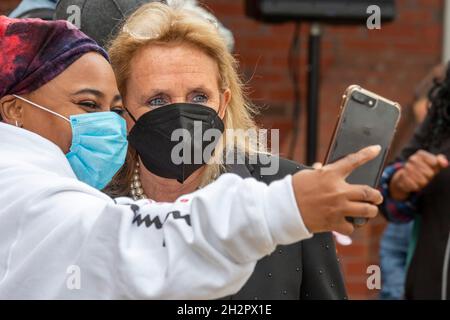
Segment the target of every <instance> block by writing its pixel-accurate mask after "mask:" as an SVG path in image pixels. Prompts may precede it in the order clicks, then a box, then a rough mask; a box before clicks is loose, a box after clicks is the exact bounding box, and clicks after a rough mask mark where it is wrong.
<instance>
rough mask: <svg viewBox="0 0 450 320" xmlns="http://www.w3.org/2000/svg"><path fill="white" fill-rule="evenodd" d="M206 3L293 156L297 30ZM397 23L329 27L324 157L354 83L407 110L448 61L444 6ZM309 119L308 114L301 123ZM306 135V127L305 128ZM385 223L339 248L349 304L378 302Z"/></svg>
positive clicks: (5, 1)
mask: <svg viewBox="0 0 450 320" xmlns="http://www.w3.org/2000/svg"><path fill="white" fill-rule="evenodd" d="M18 2H19V1H17V0H1V1H0V14H1V13H6V12H9V11H10V10H11V9H12V8H13V7H14V6H15V4H16V3H18ZM204 2H205V3H206V5H207V6H208V7H209V8H210V9H211V10H212V11H213V12H214V13H215V14H216V15H217V16H218V17H219V19H220V20H221V21H223V22H224V24H225V25H226V26H228V27H229V28H230V29H231V30H232V31H233V32H234V35H235V38H236V52H237V54H238V57H239V60H240V62H241V71H242V74H243V77H244V79H245V80H246V81H248V84H249V86H250V88H251V91H252V94H251V97H252V98H253V100H254V101H255V103H257V104H258V105H261V106H266V107H267V108H266V109H265V110H264V111H263V114H262V117H261V122H262V123H263V124H264V125H265V126H267V127H273V128H280V129H281V135H282V143H283V148H282V151H283V152H286V146H287V143H288V140H289V139H290V137H289V132H290V128H291V123H290V119H291V117H290V114H291V109H292V99H293V90H292V85H291V82H290V80H289V75H288V69H287V52H288V49H289V46H290V41H291V37H292V33H293V25H292V24H284V25H277V26H271V25H264V24H260V23H257V22H254V21H252V20H250V19H248V18H246V17H245V16H244V12H243V1H242V0H207V1H204ZM397 2H398V9H399V17H398V19H397V21H396V22H395V23H392V24H385V25H382V29H381V30H374V31H369V30H367V29H366V28H365V26H359V27H358V26H352V27H345V26H340V27H329V26H326V27H325V28H324V36H323V44H322V45H323V46H322V48H323V54H322V73H321V92H320V100H321V103H320V146H319V159H323V157H324V154H325V152H326V149H327V146H328V142H329V140H330V138H331V134H332V130H333V127H334V123H335V120H336V116H337V112H338V105H339V102H340V97H341V94H342V93H343V91H344V90H345V88H346V87H347V86H348V85H350V84H354V83H356V84H360V85H362V86H364V87H366V88H368V89H370V90H374V91H376V92H378V93H380V94H382V95H385V96H386V97H388V98H391V99H394V100H397V101H398V102H400V103H401V104H402V105H403V106H404V107H406V106H407V104H408V103H409V102H410V101H411V99H412V92H413V89H414V87H415V85H416V84H417V82H418V81H419V80H420V79H421V78H422V77H423V76H425V74H426V73H427V72H428V70H429V69H430V68H431V67H432V66H434V65H435V64H437V63H438V62H439V61H440V59H441V38H442V12H443V1H442V0H426V1H425V0H399V1H397ZM307 32H308V26H307V25H303V26H302V57H301V61H302V68H301V71H302V77H301V79H302V87H301V90H302V96H303V97H305V90H306V88H305V83H306V81H305V76H306V73H305V71H306V66H305V61H306V51H305V50H306V46H305V43H306V40H307ZM304 118H305V113H304V110H302V119H304ZM301 128H302V130H303V129H304V121H302V122H301ZM303 154H304V134H303V132H302V133H301V135H300V139H299V143H298V146H297V149H296V154H295V159H296V160H298V161H301V160H302V159H303ZM383 228H384V222H383V219H382V218H378V219H376V220H375V221H372V222H371V223H370V225H368V226H366V227H364V228H362V229H360V230H358V231H357V232H356V233H355V234H354V236H353V239H354V244H353V245H352V246H350V247H339V249H338V251H339V255H340V257H341V261H342V264H343V268H344V272H345V276H346V282H347V287H348V290H349V294H350V298H357V299H360V298H374V297H376V295H377V294H378V292H376V291H369V290H368V289H367V288H366V279H367V275H366V268H367V266H368V265H371V264H378V243H379V237H380V233H381V231H382V229H383Z"/></svg>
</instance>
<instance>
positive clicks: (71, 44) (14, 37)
mask: <svg viewBox="0 0 450 320" xmlns="http://www.w3.org/2000/svg"><path fill="white" fill-rule="evenodd" d="M88 52H97V53H99V54H101V55H103V56H104V57H105V58H106V59H107V60H108V55H107V53H106V52H105V51H104V50H103V49H102V48H101V47H100V46H99V45H98V44H97V43H96V42H95V41H94V40H92V39H90V38H89V37H88V36H86V35H85V34H84V33H82V32H81V31H79V30H77V29H76V28H75V27H74V26H73V25H71V24H69V23H68V22H66V21H43V20H40V19H11V18H7V17H5V16H0V98H1V97H3V96H5V95H8V94H19V95H20V94H26V93H30V92H32V91H34V90H36V89H38V88H40V87H41V86H43V85H44V84H46V83H47V82H49V81H51V80H52V79H54V78H55V77H57V76H58V75H59V74H60V73H62V72H63V71H64V70H65V69H67V68H68V67H69V66H70V65H71V64H72V63H73V62H75V61H76V60H77V59H78V58H80V57H81V56H82V55H84V54H85V53H88Z"/></svg>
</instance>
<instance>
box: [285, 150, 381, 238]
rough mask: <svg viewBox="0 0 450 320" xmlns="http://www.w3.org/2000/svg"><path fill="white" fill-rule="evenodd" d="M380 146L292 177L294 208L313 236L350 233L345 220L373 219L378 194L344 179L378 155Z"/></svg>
mask: <svg viewBox="0 0 450 320" xmlns="http://www.w3.org/2000/svg"><path fill="white" fill-rule="evenodd" d="M380 150H381V148H380V146H372V147H368V148H364V149H362V150H361V151H359V152H357V153H354V154H350V155H348V156H346V157H344V158H342V159H340V160H339V161H336V162H334V163H333V164H330V165H326V166H324V167H323V168H319V169H316V170H303V171H301V172H299V173H297V174H295V175H294V176H293V180H292V181H293V186H294V192H295V197H296V200H297V205H298V207H299V209H300V213H301V215H302V218H303V221H304V223H305V225H306V227H307V228H308V230H310V232H313V233H319V232H325V231H332V230H335V231H337V232H339V233H342V234H346V235H348V234H351V233H352V232H353V231H354V228H355V226H354V225H353V224H352V223H350V222H349V221H348V220H347V219H346V217H348V216H350V217H362V218H367V219H370V218H374V217H375V216H376V215H377V214H378V208H377V205H378V204H380V203H381V202H382V196H381V193H380V192H379V191H378V190H376V189H374V188H371V187H369V186H367V185H351V184H349V183H347V182H346V178H347V177H348V176H349V175H350V174H351V173H352V171H354V170H355V169H357V168H359V167H360V166H362V165H364V164H365V163H367V162H369V161H370V160H373V159H374V158H376V157H377V156H378V154H379V153H380Z"/></svg>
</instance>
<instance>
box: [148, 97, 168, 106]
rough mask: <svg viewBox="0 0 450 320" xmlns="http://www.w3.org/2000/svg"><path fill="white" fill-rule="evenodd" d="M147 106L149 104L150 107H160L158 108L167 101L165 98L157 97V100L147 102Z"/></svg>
mask: <svg viewBox="0 0 450 320" xmlns="http://www.w3.org/2000/svg"><path fill="white" fill-rule="evenodd" d="M148 104H149V105H150V106H151V107H160V106H163V105H165V104H167V101H166V99H165V98H162V97H158V98H153V99H151V100H150V101H149V102H148Z"/></svg>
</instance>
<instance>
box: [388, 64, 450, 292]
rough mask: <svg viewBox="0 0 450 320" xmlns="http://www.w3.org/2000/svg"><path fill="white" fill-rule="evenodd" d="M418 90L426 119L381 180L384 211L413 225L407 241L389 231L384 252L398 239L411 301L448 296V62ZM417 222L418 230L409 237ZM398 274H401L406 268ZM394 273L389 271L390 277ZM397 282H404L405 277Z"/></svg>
mask: <svg viewBox="0 0 450 320" xmlns="http://www.w3.org/2000/svg"><path fill="white" fill-rule="evenodd" d="M431 79H433V80H431ZM424 91H428V96H427V97H424V95H423V94H422V93H423V92H424ZM417 93H418V95H417V99H416V102H415V104H414V105H413V112H414V115H415V118H416V119H417V121H418V122H420V121H421V120H422V119H423V118H424V119H423V122H422V123H421V125H420V126H419V127H418V128H417V130H416V132H415V133H414V136H413V138H412V139H411V141H410V142H409V144H408V145H407V146H406V147H405V148H404V149H403V150H402V152H401V154H400V156H399V157H397V159H396V160H395V161H394V163H393V164H392V165H390V166H388V167H387V168H386V169H385V171H384V173H383V175H382V178H381V181H380V185H381V190H382V193H383V195H384V196H385V201H384V203H383V204H382V206H381V207H380V208H381V211H382V212H383V213H384V215H385V216H386V217H387V219H388V220H389V221H391V222H394V223H396V224H399V223H406V224H407V225H405V227H403V228H404V230H401V235H403V236H404V238H403V239H398V237H399V235H400V234H397V236H396V237H395V238H391V239H389V234H388V236H385V238H384V239H383V240H384V242H383V241H382V249H381V250H382V251H383V248H384V250H389V248H391V249H392V245H393V244H395V241H397V243H396V246H397V247H398V249H399V251H403V254H402V257H403V258H402V259H401V260H402V261H403V262H402V263H400V262H398V264H397V268H398V270H400V268H403V265H406V268H405V269H407V276H406V284H405V294H404V296H405V298H406V299H448V297H449V296H448V290H449V282H448V281H449V280H448V279H449V278H448V272H449V269H448V255H449V250H450V216H449V215H448V210H449V207H450V205H449V203H448V199H449V196H450V189H449V188H448V185H449V183H448V181H449V179H450V172H449V171H450V169H449V168H448V160H447V159H448V157H449V156H450V134H449V133H450V132H449V128H450V112H449V111H450V71H449V69H448V67H447V65H445V66H438V67H436V68H435V69H434V70H433V71H432V72H431V73H430V75H429V76H427V78H426V79H425V80H424V81H423V82H422V83H421V84H420V85H419V87H418V90H417ZM428 108H429V110H428ZM411 221H414V227H413V232H412V236H411V238H410V239H407V236H408V231H409V230H408V229H409V228H411V227H410V224H411ZM392 228H398V227H392ZM400 228H402V227H400ZM387 232H389V233H390V235H392V232H390V231H389V230H388V231H387ZM387 242H391V243H389V244H388V243H387ZM401 243H403V246H402V245H401ZM407 244H408V247H407V250H406V245H407ZM394 247H395V246H394ZM405 250H406V251H407V254H406V253H405ZM397 258H400V256H398V257H397ZM397 260H398V261H400V260H399V259H397ZM384 261H385V265H384V266H383V267H384V268H386V267H387V270H384V271H383V272H386V273H388V272H389V270H390V266H389V265H390V264H395V262H394V260H392V261H391V262H386V260H384ZM382 263H383V253H382ZM392 267H393V266H392ZM391 269H392V268H391ZM396 274H397V275H398V276H399V277H400V276H401V272H400V271H398V273H396ZM390 277H391V276H390V275H388V274H386V275H385V278H387V279H390ZM388 281H389V280H388ZM396 283H397V285H399V284H400V281H399V279H397V280H396ZM397 288H398V286H397ZM396 292H397V294H398V292H399V291H398V289H397V291H396Z"/></svg>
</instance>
